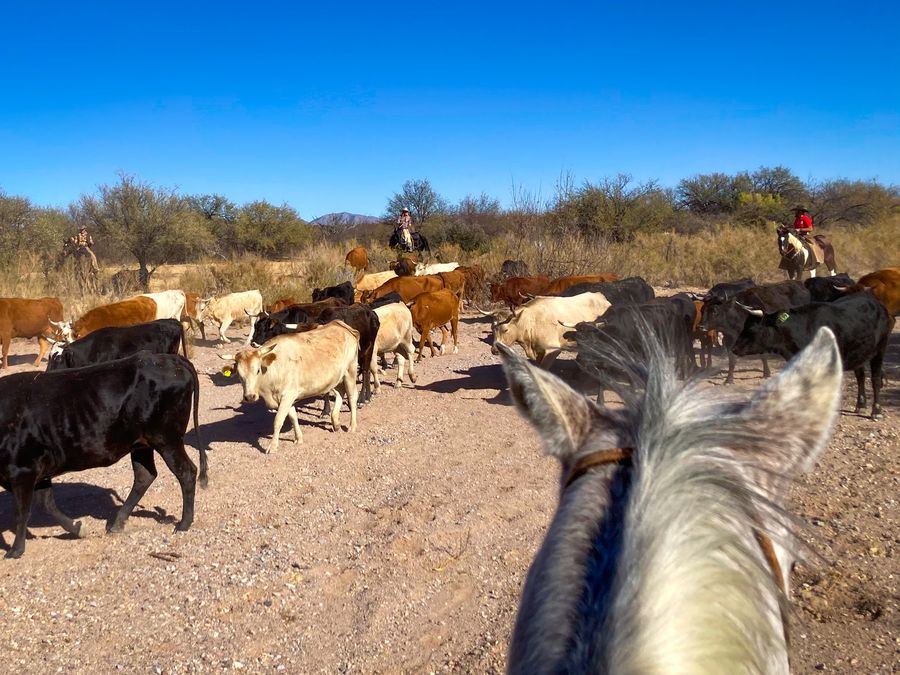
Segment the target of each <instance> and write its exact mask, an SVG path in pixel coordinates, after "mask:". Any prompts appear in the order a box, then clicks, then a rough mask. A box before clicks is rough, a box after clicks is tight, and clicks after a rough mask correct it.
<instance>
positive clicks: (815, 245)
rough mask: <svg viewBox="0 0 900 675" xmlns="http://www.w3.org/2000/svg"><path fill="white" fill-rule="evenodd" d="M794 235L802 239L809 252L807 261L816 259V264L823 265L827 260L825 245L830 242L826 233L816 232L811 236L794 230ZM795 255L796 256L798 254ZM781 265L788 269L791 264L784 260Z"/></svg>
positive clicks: (782, 267)
mask: <svg viewBox="0 0 900 675" xmlns="http://www.w3.org/2000/svg"><path fill="white" fill-rule="evenodd" d="M794 236H795V237H797V239H799V240H800V243H801V244H802V245H803V248H804V250H805V251H806V252H807V256H806V259H807V261H810V260H815V262H816V265H821V264H823V263H824V262H825V249H824V247H825V246H827V245H828V243H829V241H828V238H827V237H826V236H825V235H822V234H815V235H813V236H812V237H811V238H810V237H807V236H806V235H804V234H801V233H800V232H794ZM794 255H795V256H796V255H797V254H794ZM790 257H793V256H790ZM779 267H780V268H781V269H788V268H789V267H790V265H789V264H788V262H787V261H786V260H782V264H781V265H779Z"/></svg>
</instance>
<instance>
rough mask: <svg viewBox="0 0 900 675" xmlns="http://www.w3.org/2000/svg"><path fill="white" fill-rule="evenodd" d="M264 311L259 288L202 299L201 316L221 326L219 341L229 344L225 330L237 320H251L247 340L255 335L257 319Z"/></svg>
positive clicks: (247, 342) (248, 341) (202, 318)
mask: <svg viewBox="0 0 900 675" xmlns="http://www.w3.org/2000/svg"><path fill="white" fill-rule="evenodd" d="M262 311H263V301H262V293H260V292H259V291H257V290H253V291H242V292H240V293H228V294H227V295H222V296H220V297H218V298H212V299H209V300H201V301H200V318H201V320H202V321H205V320H206V319H207V318H209V319H212V321H213V323H215V324H216V325H217V326H218V327H219V342H221V343H222V344H228V336H227V335H226V334H225V332H226V331H227V330H228V327H229V326H230V325H231V324H232V323H234V322H236V321H245V320H247V319H249V320H250V332H249V333H247V341H246V343H245V344H248V345H249V344H250V338H251V337H252V336H253V329H254V327H255V326H256V319H257V317H258V316H259V315H260V314H261V313H262Z"/></svg>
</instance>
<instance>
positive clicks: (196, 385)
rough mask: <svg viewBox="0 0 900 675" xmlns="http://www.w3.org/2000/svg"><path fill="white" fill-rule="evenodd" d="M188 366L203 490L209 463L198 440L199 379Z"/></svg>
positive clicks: (199, 479) (200, 480)
mask: <svg viewBox="0 0 900 675" xmlns="http://www.w3.org/2000/svg"><path fill="white" fill-rule="evenodd" d="M188 364H189V365H190V366H191V377H193V379H194V435H195V437H196V439H197V449H198V450H199V451H200V475H199V476H198V478H197V482H198V483H200V487H202V488H205V487H206V486H207V485H209V475H208V472H209V462H208V460H207V458H206V446H205V445H203V439H202V438H200V378H199V377H198V376H197V369H196V368H194V364H192V363H191V362H190V361H188Z"/></svg>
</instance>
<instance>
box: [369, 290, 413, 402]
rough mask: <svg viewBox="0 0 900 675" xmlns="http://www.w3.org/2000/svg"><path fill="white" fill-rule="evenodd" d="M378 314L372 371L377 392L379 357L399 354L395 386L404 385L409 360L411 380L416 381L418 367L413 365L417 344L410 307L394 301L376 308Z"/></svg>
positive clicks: (378, 386) (379, 383)
mask: <svg viewBox="0 0 900 675" xmlns="http://www.w3.org/2000/svg"><path fill="white" fill-rule="evenodd" d="M375 313H376V314H377V315H378V321H379V325H378V334H377V335H376V336H375V349H373V350H372V366H371V368H370V371H371V373H372V379H373V381H374V383H375V384H374V388H375V393H376V394H377V393H378V390H379V389H381V381H380V380H379V379H378V357H379V356H381V355H383V354H387V353H388V352H393V353H394V354H396V356H397V381H396V382H394V386H395V387H400V386H402V385H403V373H404V368H405V366H406V362H407V361H409V380H410V382H415V381H416V369H415V366H414V365H413V355H414V352H415V346H414V345H413V319H412V314H411V313H410V311H409V308H408V307H407V306H406V305H404V304H403V303H402V302H392V303H391V304H389V305H383V306H381V307H376V308H375Z"/></svg>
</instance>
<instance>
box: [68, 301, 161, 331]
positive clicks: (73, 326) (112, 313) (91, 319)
mask: <svg viewBox="0 0 900 675" xmlns="http://www.w3.org/2000/svg"><path fill="white" fill-rule="evenodd" d="M155 319H156V302H154V300H153V299H152V298H148V297H145V296H143V295H138V296H135V297H133V298H129V299H128V300H121V301H120V302H113V303H112V304H109V305H101V306H100V307H94V309H92V310H90V311H88V312H86V313H85V314H83V315H82V316H81V318H80V319H78V320H77V321H74V322H69V321H61V322H59V323H56V322H51V323H52V324H53V325H54V326H55V327H56V331H57V337H58V338H59V339H60V340H65V341H66V342H74V341H75V340H77V339H79V338H83V337H84V336H85V335H90V334H91V333H93V332H94V331H95V330H98V329H100V328H109V327H111V326H134V325H135V324H138V323H147V322H148V321H153V320H155Z"/></svg>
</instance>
